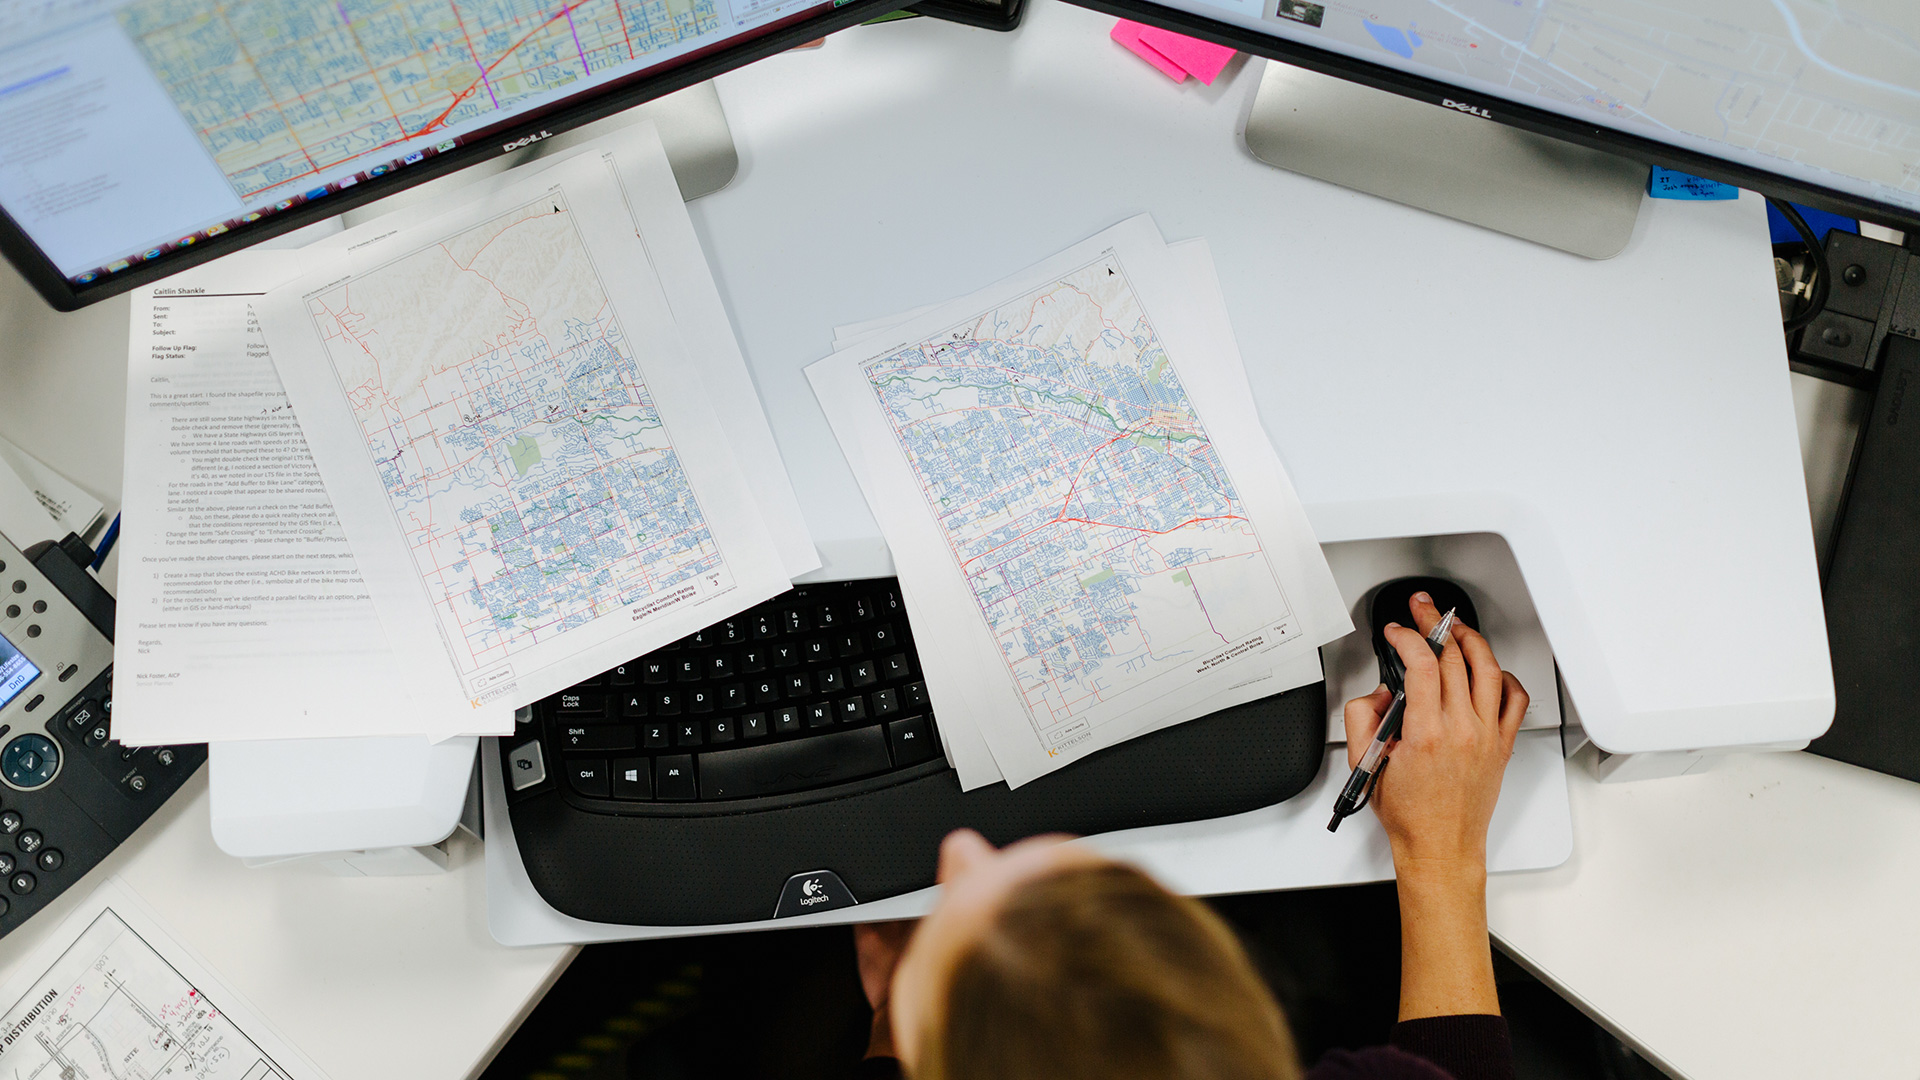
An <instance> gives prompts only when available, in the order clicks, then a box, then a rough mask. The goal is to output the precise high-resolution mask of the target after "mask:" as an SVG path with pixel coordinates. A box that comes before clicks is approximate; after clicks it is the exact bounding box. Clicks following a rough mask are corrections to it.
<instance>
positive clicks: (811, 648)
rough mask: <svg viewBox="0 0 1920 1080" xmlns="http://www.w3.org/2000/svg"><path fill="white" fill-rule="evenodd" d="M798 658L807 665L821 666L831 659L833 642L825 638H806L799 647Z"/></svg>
mask: <svg viewBox="0 0 1920 1080" xmlns="http://www.w3.org/2000/svg"><path fill="white" fill-rule="evenodd" d="M800 658H801V659H802V660H805V661H806V662H807V663H809V664H821V663H825V662H826V661H828V660H831V659H833V642H831V641H829V640H827V639H826V638H818V637H817V638H808V639H807V642H806V644H804V645H802V646H800Z"/></svg>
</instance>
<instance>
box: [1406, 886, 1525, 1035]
mask: <svg viewBox="0 0 1920 1080" xmlns="http://www.w3.org/2000/svg"><path fill="white" fill-rule="evenodd" d="M1394 862H1395V871H1396V873H1397V876H1398V888H1399V893H1400V1019H1402V1020H1418V1019H1420V1018H1422V1017H1428V1016H1457V1015H1460V1014H1463V1013H1493V1014H1497V1013H1499V1011H1500V997H1499V994H1498V993H1497V992H1496V991H1495V989H1494V985H1493V952H1492V948H1491V946H1490V945H1489V943H1488V940H1487V871H1486V863H1485V862H1484V860H1480V861H1465V862H1453V861H1428V862H1422V861H1420V860H1416V859H1404V860H1403V859H1398V858H1396V859H1395V860H1394Z"/></svg>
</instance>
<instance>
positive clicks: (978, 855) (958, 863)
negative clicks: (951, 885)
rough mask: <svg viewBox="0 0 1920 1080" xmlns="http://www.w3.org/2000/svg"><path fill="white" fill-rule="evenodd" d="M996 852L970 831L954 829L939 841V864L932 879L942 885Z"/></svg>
mask: <svg viewBox="0 0 1920 1080" xmlns="http://www.w3.org/2000/svg"><path fill="white" fill-rule="evenodd" d="M997 850H998V849H997V848H995V847H994V846H993V845H992V844H989V843H987V838H986V837H984V836H981V835H980V834H979V833H977V832H974V831H973V830H972V829H955V830H953V831H952V832H950V833H948V834H947V837H946V839H944V840H942V841H940V862H939V868H938V869H937V870H936V871H935V872H934V878H935V880H937V881H939V882H940V883H941V884H943V885H944V884H946V883H947V882H949V881H952V880H953V879H954V878H957V877H959V876H960V875H961V874H964V873H966V872H967V871H968V870H970V869H972V868H973V867H975V866H977V865H979V864H981V863H983V862H986V861H987V860H989V859H991V858H993V855H994V853H995V852H996V851H997Z"/></svg>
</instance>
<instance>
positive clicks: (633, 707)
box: [620, 690, 647, 720]
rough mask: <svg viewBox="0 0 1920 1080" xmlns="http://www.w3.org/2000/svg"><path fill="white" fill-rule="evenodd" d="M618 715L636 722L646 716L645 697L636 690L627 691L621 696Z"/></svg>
mask: <svg viewBox="0 0 1920 1080" xmlns="http://www.w3.org/2000/svg"><path fill="white" fill-rule="evenodd" d="M620 715H621V716H624V717H626V718H627V719H629V720H638V719H640V718H641V717H643V716H645V715H647V695H645V694H643V693H641V692H640V691H638V690H629V691H627V692H626V693H623V694H621V695H620Z"/></svg>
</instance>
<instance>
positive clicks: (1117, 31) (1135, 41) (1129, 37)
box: [1108, 19, 1187, 82]
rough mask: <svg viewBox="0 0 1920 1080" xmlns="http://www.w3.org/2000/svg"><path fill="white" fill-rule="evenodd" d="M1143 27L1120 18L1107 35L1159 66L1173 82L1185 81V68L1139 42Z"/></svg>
mask: <svg viewBox="0 0 1920 1080" xmlns="http://www.w3.org/2000/svg"><path fill="white" fill-rule="evenodd" d="M1145 29H1147V27H1145V26H1142V25H1140V24H1139V23H1137V22H1133V21H1131V20H1128V19H1121V20H1120V21H1119V22H1118V23H1115V24H1114V27H1113V33H1111V34H1110V35H1108V36H1110V37H1112V38H1113V40H1115V41H1117V42H1119V43H1120V44H1122V45H1125V46H1126V47H1127V48H1128V49H1130V50H1132V51H1133V52H1134V53H1135V54H1136V55H1138V56H1139V57H1140V59H1142V60H1145V61H1146V62H1147V63H1149V64H1152V65H1153V66H1154V67H1157V68H1159V69H1160V73H1161V74H1162V75H1165V76H1166V77H1167V78H1169V79H1172V80H1173V81H1174V82H1183V81H1185V80H1186V77H1187V69H1185V68H1183V67H1181V66H1180V65H1179V64H1176V63H1174V62H1173V61H1171V60H1169V59H1167V58H1166V57H1164V56H1162V55H1160V53H1159V52H1158V51H1156V50H1155V49H1154V48H1153V47H1152V46H1151V45H1147V44H1144V43H1142V42H1141V40H1140V32H1141V31H1142V30H1145Z"/></svg>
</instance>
